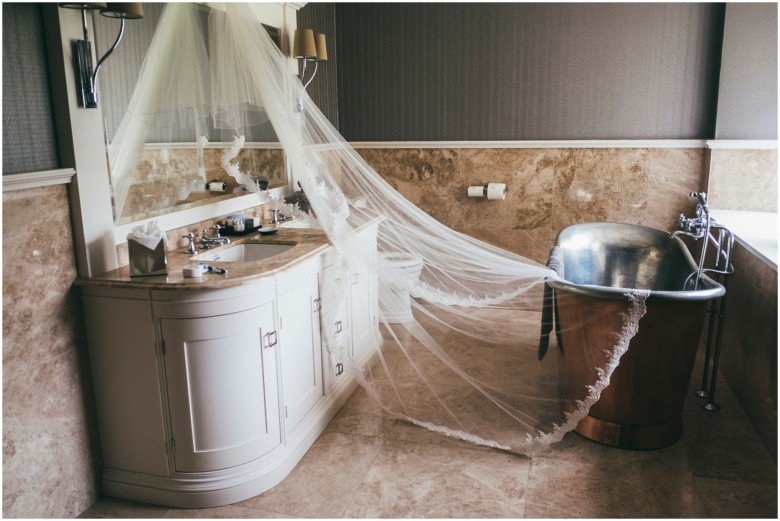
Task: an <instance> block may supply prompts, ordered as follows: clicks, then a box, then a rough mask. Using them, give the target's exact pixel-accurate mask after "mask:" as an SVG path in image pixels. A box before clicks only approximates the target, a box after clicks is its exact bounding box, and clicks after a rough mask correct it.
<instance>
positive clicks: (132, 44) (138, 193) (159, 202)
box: [93, 3, 288, 224]
mask: <svg viewBox="0 0 780 521" xmlns="http://www.w3.org/2000/svg"><path fill="white" fill-rule="evenodd" d="M164 6H165V4H158V3H147V4H144V12H145V13H146V15H145V17H144V18H142V19H140V20H138V22H139V23H138V24H134V25H133V30H132V31H125V35H124V37H123V43H122V45H121V46H120V47H119V48H118V49H117V50H116V51H115V52H114V53H113V56H112V59H111V60H108V61H106V63H105V64H104V65H103V68H102V70H101V76H100V77H99V82H100V85H99V92H100V104H101V107H102V109H103V118H104V127H105V134H106V140H107V144H108V143H111V142H112V140H113V139H114V137H115V136H116V134H117V130H118V128H119V126H120V124H121V122H122V119H123V117H124V115H125V112H126V111H127V107H128V105H129V103H130V98H131V96H132V94H133V90H134V88H135V84H136V81H137V80H138V77H139V75H140V72H141V67H142V64H143V61H144V58H145V56H146V53H147V51H148V49H149V46H150V44H151V41H152V38H153V37H154V31H155V28H156V27H157V23H158V21H159V20H160V16H161V14H162V12H163V8H164ZM209 9H210V8H209V7H207V6H202V5H201V6H199V10H200V17H201V19H202V21H203V28H204V34H207V29H206V28H207V19H208V14H209ZM93 18H94V27H95V39H96V43H97V47H98V49H103V48H108V47H109V46H110V45H111V44H112V43H113V38H114V37H115V34H116V27H115V25H116V23H117V22H116V20H112V19H109V18H105V17H102V16H94V17H93ZM261 25H262V27H264V28H265V30H266V31H268V33H269V34H270V35H271V37H272V39H273V40H274V41H275V42H277V44H278V45H280V47H281V31H280V30H279V29H277V28H274V27H270V26H266V25H265V24H259V23H258V27H260V26H261ZM207 132H208V141H209V145H207V146H206V147H205V148H202V149H200V150H199V149H198V147H196V146H195V144H194V143H192V137H191V133H188V134H187V135H182V136H180V137H177V136H175V135H174V136H171V132H170V129H163V128H152V129H151V130H150V131H149V133H148V136H147V138H146V143H145V144H144V146H143V149H142V150H141V152H140V155H139V157H138V161H137V164H136V168H135V172H134V176H133V180H132V182H131V183H130V184H129V186H128V187H127V193H126V197H124V202H123V204H121V205H120V204H116V201H113V202H114V203H115V204H114V222H115V224H125V223H128V222H134V221H138V220H141V219H146V218H150V217H155V216H159V215H164V214H167V213H170V212H174V211H180V210H185V209H189V208H193V207H196V206H201V205H204V204H211V203H215V202H218V201H222V200H225V199H229V198H231V197H236V196H241V195H246V194H247V193H249V192H248V191H247V190H246V188H245V187H244V186H242V185H240V184H239V183H238V182H237V181H236V180H235V179H234V178H233V177H232V176H230V175H229V174H227V173H226V172H225V170H224V169H223V168H222V166H221V164H220V162H221V158H222V156H223V151H224V150H226V149H229V148H230V146H231V143H232V141H233V138H234V136H231V135H223V133H222V132H221V131H220V130H218V129H214V128H210V129H208V131H207ZM247 134H248V135H247V136H246V143H245V145H244V147H243V148H242V149H241V151H240V152H239V154H238V156H237V157H236V158H235V159H233V161H232V163H233V164H237V165H238V166H239V167H240V169H241V171H243V172H247V173H249V174H250V175H251V176H252V178H253V180H255V182H257V183H258V185H259V186H260V187H261V188H262V187H263V186H267V188H268V189H272V188H278V187H281V186H285V185H287V184H288V176H287V169H286V166H285V159H284V152H283V150H282V147H281V146H280V144H279V143H278V139H277V137H276V134H275V133H274V130H273V127H272V125H271V123H270V122H269V121H264V122H262V123H260V124H258V125H255V126H253V127H251V130H250V131H249V132H248V133H247ZM114 185H115V184H114V183H112V191H113V192H115V191H116V187H115V186H114ZM120 206H121V208H120Z"/></svg>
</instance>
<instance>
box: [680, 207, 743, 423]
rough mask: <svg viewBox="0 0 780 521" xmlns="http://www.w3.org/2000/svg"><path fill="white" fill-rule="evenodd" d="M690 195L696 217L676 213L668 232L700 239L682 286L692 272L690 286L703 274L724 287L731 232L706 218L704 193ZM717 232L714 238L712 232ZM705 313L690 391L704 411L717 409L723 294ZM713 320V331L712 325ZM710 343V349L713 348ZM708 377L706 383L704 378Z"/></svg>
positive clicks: (730, 267)
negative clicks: (695, 383) (699, 362)
mask: <svg viewBox="0 0 780 521" xmlns="http://www.w3.org/2000/svg"><path fill="white" fill-rule="evenodd" d="M691 197H696V198H697V199H698V200H699V204H697V205H696V217H693V218H690V219H689V218H686V217H685V215H684V214H680V218H679V219H678V220H677V227H678V228H680V230H677V231H676V232H674V233H672V234H671V235H670V237H675V236H677V235H684V236H686V237H691V238H692V239H694V240H699V239H702V238H703V239H704V242H703V243H702V245H701V257H700V258H699V266H698V268H697V269H696V271H695V272H693V273H691V275H690V276H689V277H688V279H687V280H686V281H685V286H686V287H687V286H688V285H689V281H690V278H691V277H692V276H693V275H696V280H695V281H694V283H693V286H694V289H698V285H699V282H700V281H701V278H702V275H703V274H704V273H707V274H710V275H713V277H714V278H715V280H716V281H717V282H719V283H721V284H722V285H723V287H724V288H725V287H726V285H727V284H726V282H727V279H728V276H729V275H731V274H733V273H734V266H733V265H732V264H731V249H732V248H733V246H734V235H732V233H731V232H730V231H729V230H728V229H727V228H726V227H724V226H723V225H721V224H720V223H718V222H717V221H715V219H712V218H711V217H710V210H709V207H708V206H707V194H705V193H704V192H698V193H696V192H692V193H691ZM714 232H717V237H716V236H715V233H714ZM709 243H712V244H713V246H714V247H715V260H714V266H713V267H712V268H709V269H705V268H704V263H705V262H706V258H707V257H706V256H707V246H708V245H709ZM707 312H708V313H709V315H710V319H709V324H708V326H707V343H706V351H705V355H704V373H703V375H702V380H701V387H700V389H699V390H698V391H696V392H695V393H694V394H695V395H696V396H699V397H701V398H706V399H707V403H705V404H704V405H702V407H703V408H704V409H706V410H708V411H719V410H720V406H719V405H718V404H717V403H715V384H716V376H717V374H718V363H719V360H720V347H721V339H722V337H723V321H724V320H725V319H726V295H723V296H722V297H721V298H720V299H717V300H716V301H713V302H711V303H710V306H709V308H708V309H707ZM716 323H717V330H716V328H715V326H716ZM713 342H714V348H713ZM710 358H712V370H711V371H712V372H711V373H710ZM708 380H710V383H709V386H708V384H707V381H708Z"/></svg>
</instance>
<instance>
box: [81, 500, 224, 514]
mask: <svg viewBox="0 0 780 521" xmlns="http://www.w3.org/2000/svg"><path fill="white" fill-rule="evenodd" d="M169 510H170V509H169V508H168V507H160V506H156V505H147V504H146V503H138V502H135V501H126V500H124V499H115V498H111V497H104V498H101V499H100V500H99V501H97V502H96V503H95V504H94V505H92V506H91V507H89V508H88V509H86V510H85V511H84V512H82V513H81V514H80V515H79V516H78V517H79V518H81V519H127V518H134V519H159V518H162V517H165V515H166V514H167V513H168V511H169ZM209 510H211V509H209Z"/></svg>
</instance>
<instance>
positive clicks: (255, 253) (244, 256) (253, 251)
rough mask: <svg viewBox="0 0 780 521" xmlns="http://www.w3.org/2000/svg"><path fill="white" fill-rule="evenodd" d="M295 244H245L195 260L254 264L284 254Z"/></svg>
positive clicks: (201, 256)
mask: <svg viewBox="0 0 780 521" xmlns="http://www.w3.org/2000/svg"><path fill="white" fill-rule="evenodd" d="M293 246H295V245H294V244H257V243H245V244H236V245H234V246H228V247H226V248H220V249H219V250H218V251H213V252H208V253H201V254H200V255H196V256H195V257H194V258H195V259H197V260H202V261H215V262H252V261H259V260H263V259H267V258H268V257H273V256H274V255H279V254H280V253H284V252H286V251H287V250H289V249H290V248H292V247H293Z"/></svg>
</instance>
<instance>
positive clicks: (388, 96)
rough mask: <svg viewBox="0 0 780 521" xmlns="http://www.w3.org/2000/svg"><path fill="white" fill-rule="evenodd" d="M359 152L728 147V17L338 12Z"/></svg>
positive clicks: (344, 92)
mask: <svg viewBox="0 0 780 521" xmlns="http://www.w3.org/2000/svg"><path fill="white" fill-rule="evenodd" d="M335 10H336V26H337V30H338V47H337V49H338V57H339V82H338V87H339V90H338V97H339V123H340V126H341V132H342V134H343V135H344V136H345V137H346V138H347V139H348V140H352V141H365V140H367V141H375V140H376V141H385V140H387V141H393V140H404V141H409V140H426V141H427V140H433V141H436V140H548V139H549V140H556V139H691V138H697V139H701V138H711V137H713V135H714V127H715V112H716V111H715V108H716V103H717V86H718V72H719V64H720V47H721V38H722V26H723V16H724V4H692V3H640V4H622V3H616V4H589V3H582V4H575V3H572V4H558V3H501V4H485V3H458V4H442V3H435V4H432V3H421V4H418V3H412V4H408V3H397V4H396V3H393V4H376V3H360V4H342V3H337V4H336V8H335Z"/></svg>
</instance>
